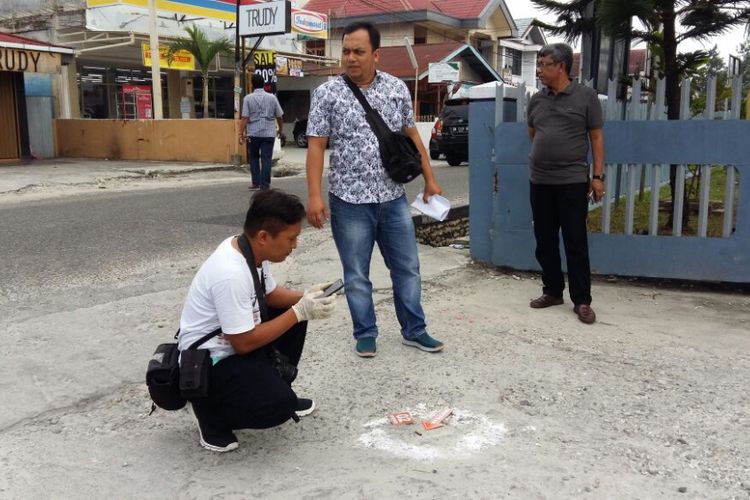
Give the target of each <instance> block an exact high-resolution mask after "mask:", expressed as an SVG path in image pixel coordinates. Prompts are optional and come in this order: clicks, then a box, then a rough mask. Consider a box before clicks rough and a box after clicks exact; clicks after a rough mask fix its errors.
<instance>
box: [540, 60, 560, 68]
mask: <svg viewBox="0 0 750 500" xmlns="http://www.w3.org/2000/svg"><path fill="white" fill-rule="evenodd" d="M555 64H560V63H556V62H554V61H553V62H538V63H536V67H537V68H546V67H547V66H554V65H555Z"/></svg>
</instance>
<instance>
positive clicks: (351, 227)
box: [307, 22, 443, 357]
mask: <svg viewBox="0 0 750 500" xmlns="http://www.w3.org/2000/svg"><path fill="white" fill-rule="evenodd" d="M379 47H380V33H379V32H378V30H377V29H376V28H375V26H373V25H372V24H370V23H366V22H360V23H352V24H349V25H348V26H347V27H346V28H345V29H344V36H343V48H342V58H341V64H342V66H343V67H344V70H345V72H346V75H348V76H349V78H350V79H351V80H352V81H353V82H354V83H355V84H356V85H357V86H359V88H360V89H361V90H362V93H363V94H364V95H365V97H366V99H367V101H368V102H369V103H370V105H371V106H372V107H373V108H374V109H375V110H376V111H377V112H379V113H380V114H381V116H382V117H383V119H384V120H385V122H386V123H387V124H388V126H389V127H390V128H391V130H393V131H398V130H400V131H402V132H403V133H405V134H406V135H407V136H409V137H410V138H411V139H412V140H413V141H414V143H415V144H416V145H417V148H418V149H419V153H420V155H421V156H422V170H423V175H424V181H425V185H424V198H425V200H428V199H429V198H430V197H431V196H432V195H434V194H440V193H441V192H442V191H441V189H440V186H439V185H438V183H437V181H436V180H435V176H434V175H433V172H432V167H430V162H429V160H428V156H427V151H426V150H425V147H424V144H422V141H421V139H420V138H419V134H418V132H417V129H416V127H415V125H414V117H413V114H412V108H411V96H410V94H409V90H408V89H407V88H406V85H405V84H404V82H403V81H401V80H399V79H398V78H395V77H393V76H391V75H389V74H387V73H383V72H382V71H376V69H375V64H376V63H377V62H378V59H379V57H380V52H379V51H378V49H379ZM307 137H308V150H307V187H308V206H307V219H308V221H309V222H310V224H311V225H312V226H314V227H317V228H321V227H323V223H324V221H325V220H326V219H327V218H328V207H327V206H326V203H325V201H323V195H322V189H321V177H322V175H323V155H324V152H325V148H326V145H327V144H329V143H330V147H331V156H330V172H329V177H328V179H329V186H330V187H329V192H328V201H329V204H330V207H331V213H330V214H331V230H332V232H333V239H334V241H335V242H336V248H337V249H338V252H339V258H340V259H341V264H342V266H343V268H344V282H345V284H346V285H345V290H346V300H347V303H348V304H349V311H350V313H351V316H352V323H353V326H354V332H353V333H354V338H355V340H356V346H355V351H356V353H357V354H358V355H359V356H361V357H372V356H375V352H376V343H375V339H376V337H377V336H378V327H377V324H376V319H375V306H374V303H373V299H372V282H371V281H370V277H369V274H370V260H371V257H372V250H373V247H374V245H375V243H376V242H377V244H378V247H379V248H380V253H381V254H382V255H383V259H384V260H385V264H386V266H388V268H389V269H390V273H391V281H392V283H393V300H394V305H395V308H396V317H397V318H398V321H399V323H400V325H401V335H402V342H403V343H404V344H406V345H408V346H412V347H416V348H418V349H421V350H423V351H427V352H438V351H441V350H442V349H443V343H442V342H440V341H438V340H436V339H434V338H433V337H431V336H430V335H429V334H428V333H427V330H426V324H425V315H424V311H423V309H422V304H421V294H422V284H421V277H420V274H419V256H418V254H417V243H416V238H415V234H414V225H413V223H412V219H411V213H410V210H409V203H408V201H407V200H406V193H405V190H404V186H403V185H402V184H399V183H397V182H394V181H393V180H392V179H391V178H390V177H389V176H388V174H387V173H386V171H385V169H384V168H383V162H382V161H381V158H380V152H379V147H378V139H377V137H376V136H375V134H374V133H373V131H372V130H371V129H370V126H369V125H368V124H367V121H366V119H365V112H364V109H363V108H362V105H361V104H360V103H359V101H357V98H356V97H355V96H354V94H353V93H352V91H351V89H349V87H348V86H347V84H346V82H345V81H344V79H343V78H342V77H338V78H335V79H334V80H332V81H329V82H326V83H324V84H323V85H321V86H320V87H319V88H318V89H316V90H315V93H314V95H313V99H312V103H311V110H310V115H309V117H308V122H307Z"/></svg>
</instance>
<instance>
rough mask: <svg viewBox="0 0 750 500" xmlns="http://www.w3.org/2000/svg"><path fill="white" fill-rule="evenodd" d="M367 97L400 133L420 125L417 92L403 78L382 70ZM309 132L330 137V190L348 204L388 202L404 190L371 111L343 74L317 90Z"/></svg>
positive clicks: (370, 87) (387, 122) (310, 117)
mask: <svg viewBox="0 0 750 500" xmlns="http://www.w3.org/2000/svg"><path fill="white" fill-rule="evenodd" d="M361 90H362V93H363V94H364V95H365V98H367V102H369V103H370V106H372V107H373V109H375V110H376V111H378V112H379V113H380V115H381V116H382V117H383V120H385V122H386V124H388V127H389V128H390V129H391V130H393V131H394V132H396V131H399V130H401V128H402V127H414V116H413V114H412V107H411V96H410V94H409V90H408V89H407V88H406V84H404V82H403V81H401V80H400V79H398V78H396V77H394V76H392V75H389V74H388V73H383V72H382V71H378V72H377V73H376V74H375V79H374V80H373V81H372V83H371V84H370V86H369V87H367V88H366V89H361ZM307 135H308V136H312V137H328V143H329V146H330V148H331V156H330V170H329V174H328V182H329V192H330V193H332V194H334V195H335V196H337V197H338V198H341V199H342V200H344V201H346V202H347V203H356V204H361V203H385V202H387V201H391V200H395V199H396V198H399V197H401V196H402V195H403V194H404V186H403V185H402V184H399V183H397V182H394V181H393V180H391V178H390V177H389V176H388V174H387V173H386V172H385V169H384V168H383V162H382V161H381V159H380V151H379V148H378V138H377V137H376V136H375V134H374V133H373V132H372V130H371V129H370V126H369V125H368V124H367V120H366V119H365V111H364V109H363V108H362V105H361V104H360V103H359V101H358V100H357V98H356V97H354V94H353V93H352V91H351V89H349V87H348V86H347V84H346V82H345V81H344V79H343V78H342V77H340V76H339V77H337V78H335V79H334V80H331V81H328V82H326V83H324V84H323V85H321V86H320V87H318V88H317V89H316V90H315V93H314V94H313V98H312V103H311V105H310V115H309V117H308V121H307Z"/></svg>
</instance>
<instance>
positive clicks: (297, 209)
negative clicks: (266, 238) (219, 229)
mask: <svg viewBox="0 0 750 500" xmlns="http://www.w3.org/2000/svg"><path fill="white" fill-rule="evenodd" d="M304 217H305V206H304V205H303V204H302V202H301V201H300V199H299V198H298V197H297V196H295V195H293V194H288V193H285V192H283V191H279V190H278V189H266V190H263V191H258V192H257V193H256V194H255V196H253V199H252V200H250V208H249V209H248V211H247V216H246V217H245V226H244V228H243V229H244V230H245V234H247V235H248V236H249V237H253V236H255V235H256V234H258V231H261V230H265V231H268V232H269V233H270V234H271V236H274V237H275V236H276V235H277V234H279V233H280V232H281V231H283V230H284V229H286V228H287V227H289V226H293V225H294V224H297V223H298V222H300V221H302V219H303V218H304Z"/></svg>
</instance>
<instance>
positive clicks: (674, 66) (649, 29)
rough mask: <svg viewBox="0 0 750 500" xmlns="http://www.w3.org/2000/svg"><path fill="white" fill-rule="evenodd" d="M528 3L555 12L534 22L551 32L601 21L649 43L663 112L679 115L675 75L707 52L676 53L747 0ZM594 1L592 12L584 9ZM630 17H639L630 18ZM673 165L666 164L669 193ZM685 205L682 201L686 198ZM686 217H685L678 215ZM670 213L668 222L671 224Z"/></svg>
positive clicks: (734, 18)
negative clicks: (552, 18)
mask: <svg viewBox="0 0 750 500" xmlns="http://www.w3.org/2000/svg"><path fill="white" fill-rule="evenodd" d="M531 2H532V3H533V4H535V5H536V6H538V7H540V8H542V9H543V10H544V11H546V12H550V13H552V14H555V15H556V16H557V24H556V25H550V24H546V23H539V22H538V23H537V24H538V25H539V26H541V27H542V28H545V29H547V30H549V31H550V32H551V33H552V34H553V35H558V36H564V37H565V39H566V40H568V41H574V40H577V39H578V38H579V37H580V36H581V35H583V34H585V33H593V30H595V29H596V28H597V27H601V28H602V31H604V33H605V34H607V35H610V36H613V37H616V38H624V39H631V40H643V41H645V42H647V43H648V44H649V48H650V49H651V53H652V55H653V56H655V57H653V60H654V61H655V62H654V65H653V66H652V69H654V70H655V71H656V73H658V75H653V74H652V75H651V76H652V77H654V76H659V77H664V79H665V80H666V95H665V102H666V105H667V117H668V119H670V120H677V119H679V117H680V80H681V79H682V78H683V77H684V76H686V75H688V74H690V72H692V71H695V70H696V69H697V68H698V67H699V66H700V65H701V63H702V62H704V61H705V60H706V58H707V57H708V56H709V54H708V52H706V51H705V50H698V51H694V52H686V53H681V54H680V53H678V46H679V44H680V43H682V42H684V41H686V40H700V41H705V40H710V39H711V38H713V37H715V36H718V35H721V34H724V33H726V32H728V31H729V30H730V29H732V28H733V27H735V26H738V25H743V24H744V25H747V23H748V21H750V1H749V0H570V1H568V2H562V1H558V0H531ZM592 2H593V3H594V11H595V16H594V18H593V19H592V18H587V17H586V12H587V10H588V7H589V6H590V4H591V3H592ZM633 19H636V20H637V21H639V23H633V22H632V21H633ZM676 172H677V168H676V165H672V167H671V168H670V187H671V194H672V199H673V200H674V193H675V178H676ZM686 205H687V204H686ZM683 222H684V223H687V217H684V218H683ZM671 223H672V222H671V217H670V221H669V223H668V225H670V226H671Z"/></svg>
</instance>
